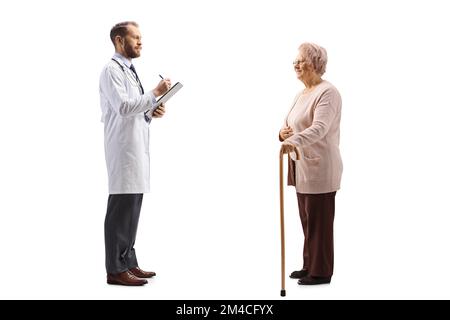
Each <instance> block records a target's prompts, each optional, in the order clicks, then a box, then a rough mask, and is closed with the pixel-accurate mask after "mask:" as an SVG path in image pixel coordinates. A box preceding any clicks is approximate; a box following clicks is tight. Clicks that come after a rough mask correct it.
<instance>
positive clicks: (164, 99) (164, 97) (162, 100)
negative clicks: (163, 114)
mask: <svg viewBox="0 0 450 320" xmlns="http://www.w3.org/2000/svg"><path fill="white" fill-rule="evenodd" d="M181 88H183V85H182V84H181V83H180V82H177V83H175V84H174V85H173V86H172V87H171V88H170V89H169V90H168V91H167V92H166V93H164V94H163V95H162V96H161V97H159V99H158V100H156V104H155V105H154V106H153V107H152V108H151V109H150V110H147V111H146V112H145V114H146V115H147V113H148V112H151V113H153V111H155V110H156V109H157V108H158V107H159V106H160V105H161V104H163V103H166V102H167V101H169V99H170V98H172V97H173V95H174V94H175V93H177V92H178V90H180V89H181Z"/></svg>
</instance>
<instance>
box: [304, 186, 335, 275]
mask: <svg viewBox="0 0 450 320" xmlns="http://www.w3.org/2000/svg"><path fill="white" fill-rule="evenodd" d="M335 196H336V192H330V193H320V194H303V193H297V200H298V209H299V212H300V220H301V222H302V227H303V234H304V236H305V241H304V245H303V268H304V269H307V270H308V273H309V275H310V276H315V277H331V276H332V275H333V263H334V247H333V222H334V199H335Z"/></svg>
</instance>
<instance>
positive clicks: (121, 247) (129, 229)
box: [105, 193, 143, 274]
mask: <svg viewBox="0 0 450 320" xmlns="http://www.w3.org/2000/svg"><path fill="white" fill-rule="evenodd" d="M142 197H143V194H142V193H137V194H110V195H109V198H108V208H107V211H106V218H105V252H106V254H105V258H106V272H107V273H109V274H115V273H120V272H124V271H126V270H128V269H131V268H134V267H137V266H138V262H137V259H136V252H135V250H134V242H135V240H136V232H137V227H138V222H139V214H140V212H141V205H142Z"/></svg>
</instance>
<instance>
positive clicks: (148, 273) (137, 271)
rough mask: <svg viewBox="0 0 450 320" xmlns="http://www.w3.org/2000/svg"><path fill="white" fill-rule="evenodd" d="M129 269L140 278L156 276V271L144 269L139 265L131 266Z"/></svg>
mask: <svg viewBox="0 0 450 320" xmlns="http://www.w3.org/2000/svg"><path fill="white" fill-rule="evenodd" d="M129 271H130V272H131V273H132V274H134V275H135V276H136V277H138V278H151V277H154V276H156V273H154V272H153V271H144V270H142V269H141V268H139V267H136V268H131V269H130V270H129Z"/></svg>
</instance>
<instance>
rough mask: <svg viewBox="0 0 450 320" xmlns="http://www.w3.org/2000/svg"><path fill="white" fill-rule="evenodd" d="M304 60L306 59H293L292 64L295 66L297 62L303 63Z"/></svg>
mask: <svg viewBox="0 0 450 320" xmlns="http://www.w3.org/2000/svg"><path fill="white" fill-rule="evenodd" d="M305 61H306V60H294V61H293V62H292V64H293V65H294V66H296V65H298V64H301V63H305Z"/></svg>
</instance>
